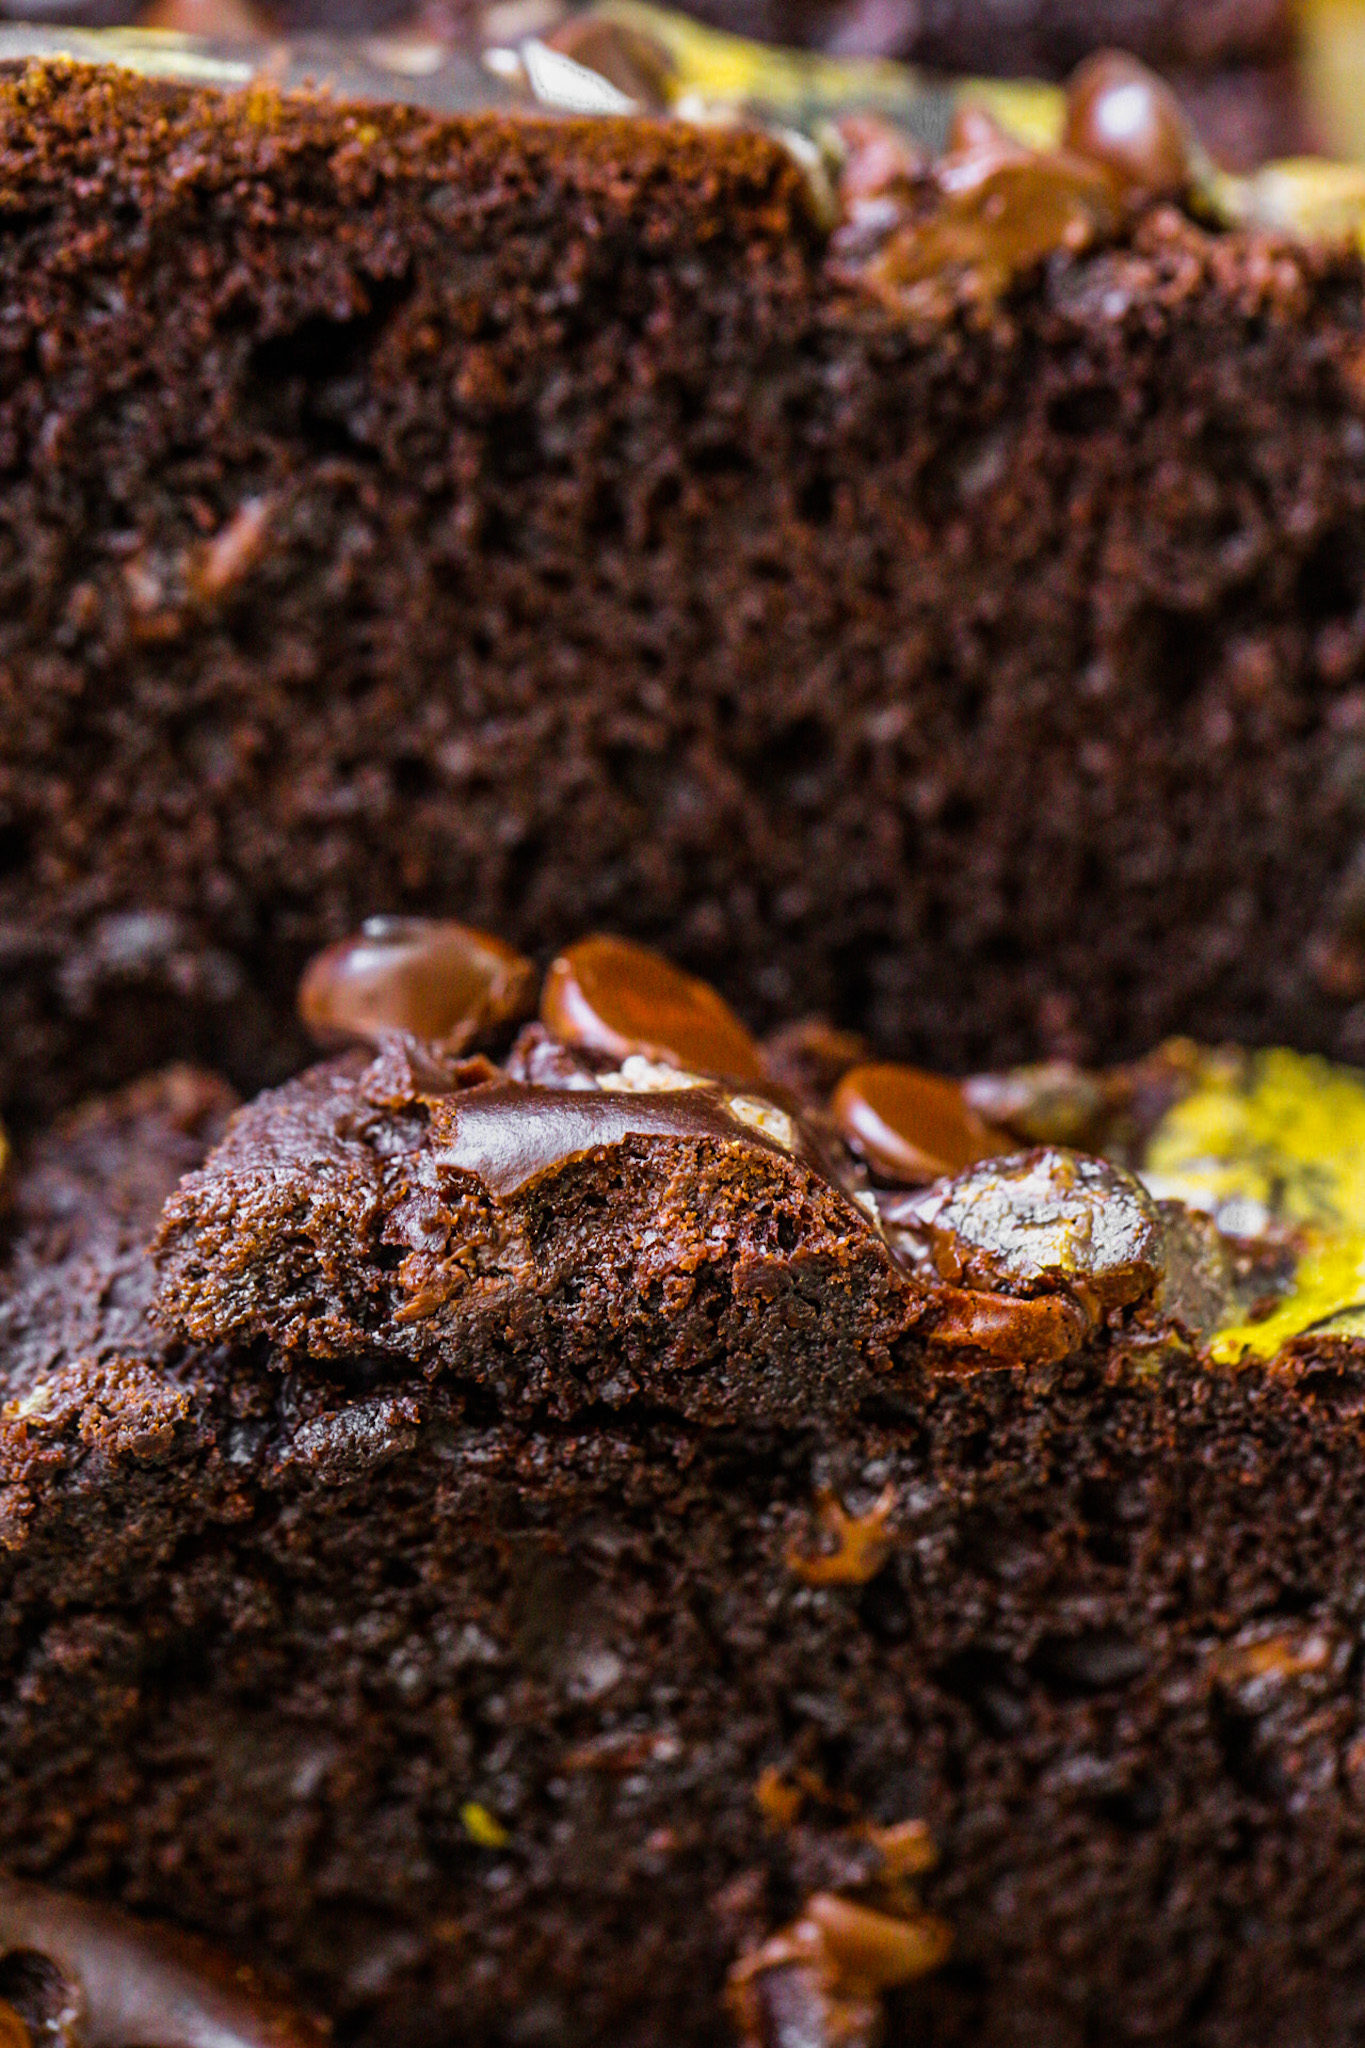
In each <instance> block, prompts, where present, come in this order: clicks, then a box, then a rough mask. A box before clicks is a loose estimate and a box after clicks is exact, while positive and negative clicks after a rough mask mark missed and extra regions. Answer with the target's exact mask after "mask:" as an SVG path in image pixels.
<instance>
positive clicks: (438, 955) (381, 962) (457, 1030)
mask: <svg viewBox="0 0 1365 2048" xmlns="http://www.w3.org/2000/svg"><path fill="white" fill-rule="evenodd" d="M534 1000H535V969H534V968H533V967H532V965H531V963H530V961H529V960H526V959H523V957H522V956H521V954H520V953H517V952H515V951H514V950H513V948H512V947H511V946H507V945H504V944H503V942H502V940H501V939H495V938H492V937H491V936H490V935H489V934H488V933H487V932H480V931H475V930H474V929H473V927H472V926H470V925H465V924H455V923H454V922H453V921H450V920H446V919H440V918H431V917H371V918H368V919H367V920H366V922H365V923H364V924H363V925H362V926H361V928H360V930H359V932H357V933H356V934H355V936H354V937H353V938H349V939H340V940H338V942H337V944H336V945H334V946H328V947H327V949H326V951H325V952H322V953H318V954H315V955H314V957H313V959H311V960H310V961H309V963H308V965H307V967H306V968H305V969H304V972H303V979H302V981H301V982H300V983H299V1015H300V1016H301V1017H302V1019H303V1021H304V1023H305V1024H306V1025H307V1026H308V1029H309V1031H310V1032H311V1033H312V1035H313V1037H314V1038H315V1039H316V1040H317V1041H318V1043H319V1044H320V1045H337V1044H344V1043H346V1042H347V1041H349V1040H353V1039H360V1040H362V1041H364V1042H366V1043H369V1044H372V1045H373V1044H377V1043H378V1041H379V1040H380V1039H381V1038H382V1037H384V1036H385V1034H386V1033H388V1032H393V1031H406V1032H409V1033H411V1035H412V1036H413V1037H414V1038H427V1039H434V1040H437V1041H439V1042H440V1043H441V1044H443V1045H445V1046H446V1047H448V1048H449V1049H451V1050H455V1051H458V1050H459V1049H460V1048H461V1047H463V1046H466V1045H469V1044H470V1043H472V1041H473V1040H474V1039H475V1038H477V1037H479V1036H480V1035H481V1034H483V1033H484V1032H487V1031H491V1030H494V1029H495V1028H496V1027H497V1026H499V1025H501V1024H509V1023H514V1022H515V1021H516V1020H517V1019H518V1018H519V1017H524V1016H525V1015H526V1014H527V1012H528V1011H529V1010H530V1009H531V1007H532V1004H533V1003H534Z"/></svg>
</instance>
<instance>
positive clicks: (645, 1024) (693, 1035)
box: [540, 934, 764, 1081]
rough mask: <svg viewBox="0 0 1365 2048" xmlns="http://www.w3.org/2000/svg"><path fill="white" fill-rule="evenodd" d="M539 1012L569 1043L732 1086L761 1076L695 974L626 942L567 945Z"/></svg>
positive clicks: (756, 1059) (754, 1050)
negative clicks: (661, 1064) (722, 1079)
mask: <svg viewBox="0 0 1365 2048" xmlns="http://www.w3.org/2000/svg"><path fill="white" fill-rule="evenodd" d="M540 1014H541V1017H542V1018H543V1020H544V1022H545V1023H546V1025H547V1026H548V1027H549V1029H550V1030H551V1031H553V1032H554V1034H555V1036H556V1037H557V1038H560V1039H563V1041H564V1042H565V1044H567V1045H582V1046H588V1047H591V1048H592V1049H593V1050H595V1051H597V1052H604V1053H609V1054H611V1056H612V1057H613V1058H615V1059H627V1058H629V1057H630V1056H631V1055H632V1054H638V1055H641V1056H642V1057H643V1058H645V1059H648V1060H660V1061H663V1062H664V1063H665V1064H666V1065H669V1066H674V1067H682V1068H686V1069H688V1070H689V1071H691V1072H694V1073H701V1074H724V1075H726V1076H728V1077H729V1078H731V1079H733V1080H737V1081H756V1080H759V1079H761V1078H762V1075H763V1071H764V1069H763V1056H762V1054H761V1053H760V1051H759V1049H758V1045H757V1043H756V1041H755V1040H754V1038H753V1037H752V1036H751V1035H750V1033H749V1032H748V1031H747V1030H746V1029H745V1027H744V1025H743V1024H741V1022H740V1020H739V1018H738V1017H737V1016H736V1015H735V1013H734V1011H733V1010H732V1009H731V1008H730V1006H729V1004H728V1003H727V1002H725V1001H724V999H723V998H722V997H721V996H719V995H717V993H716V991H715V990H714V989H713V988H711V987H709V986H708V984H707V983H706V982H704V981H698V980H697V978H696V977H695V975H691V974H685V973H684V972H683V970H682V969H681V968H679V967H675V966H674V965H673V964H672V962H671V961H669V960H665V959H664V958H663V957H662V956H661V955H660V954H658V953H653V952H651V951H650V950H649V949H648V948H647V947H645V946H637V945H635V944H634V943H633V942H632V941H631V940H629V939H618V938H612V937H609V936H607V935H605V934H598V935H596V936H594V937H592V938H587V939H580V940H579V942H578V943H577V944H576V945H573V946H569V947H567V948H566V950H565V951H564V952H562V953H561V954H560V955H559V958H558V959H557V960H555V961H554V962H553V964H552V965H551V968H550V971H549V973H548V974H547V975H546V977H545V988H544V991H543V993H542V996H541V1003H540Z"/></svg>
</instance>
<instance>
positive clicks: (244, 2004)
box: [0, 1876, 326, 2048]
mask: <svg viewBox="0 0 1365 2048" xmlns="http://www.w3.org/2000/svg"><path fill="white" fill-rule="evenodd" d="M6 1969H8V1971H9V1978H11V1979H13V1980H14V1981H13V1985H10V1984H8V1983H7V1988H9V1989H10V1991H11V1998H7V1999H6V2000H5V2002H4V2004H3V2005H0V2043H3V2048H30V2043H34V2044H36V2043H37V2042H38V2041H42V2042H44V2043H47V2042H51V2043H53V2044H54V2048H323V2043H324V2041H325V2038H326V2037H325V2035H324V2034H323V2032H322V2030H321V2029H320V2028H318V2027H316V2026H314V2025H313V2024H312V2023H311V2022H310V2021H309V2020H306V2019H305V2018H304V2017H303V2015H302V2014H301V2013H299V2012H298V2011H297V2010H295V2008H294V2007H292V2006H289V2005H286V2004H284V2003H283V2002H282V2001H281V2000H279V1999H277V1998H275V1997H273V1996H272V1995H270V1994H269V1993H267V1992H266V1991H265V1990H264V1988H263V1987H262V1986H261V1985H260V1984H259V1982H258V1981H257V1979H256V1977H255V1975H254V1973H253V1972H252V1971H251V1970H249V1969H247V1968H245V1967H244V1966H242V1965H240V1964H237V1963H234V1962H232V1961H231V1960H229V1959H228V1958H226V1957H224V1956H220V1955H218V1954H216V1953H215V1952H214V1951H213V1950H212V1949H210V1948H208V1947H207V1946H205V1945H204V1944H203V1943H201V1942H198V1941H195V1940H193V1939H191V1938H190V1937H188V1936H186V1935H181V1934H177V1933H174V1932H173V1931H171V1930H170V1929H168V1928H153V1927H145V1926H142V1925H139V1923H138V1922H137V1921H134V1920H130V1919H128V1918H126V1917H125V1916H124V1915H123V1914H121V1913H115V1912H111V1911H109V1910H108V1909H107V1908H105V1907H102V1906H92V1905H87V1904H85V1903H84V1902H83V1901H81V1900H79V1899H72V1898H67V1897H64V1896H63V1895H61V1894H60V1893H57V1892H50V1891H46V1890H44V1889H43V1888H42V1887H41V1886H38V1885H30V1884H20V1883H18V1882H17V1881H16V1880H15V1879H13V1878H10V1877H3V1876H0V1972H4V1971H5V1970H6ZM25 1985H26V1986H27V1990H25V1989H24V1988H15V1987H16V1986H20V1987H22V1986H25ZM11 1999H12V2000H13V2002H11ZM25 2004H29V2005H30V2008H31V2009H30V2010H27V2011H26V2010H24V2006H25ZM6 2028H8V2032H6V2031H5V2029H6Z"/></svg>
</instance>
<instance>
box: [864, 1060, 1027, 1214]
mask: <svg viewBox="0 0 1365 2048" xmlns="http://www.w3.org/2000/svg"><path fill="white" fill-rule="evenodd" d="M831 1108H832V1110H833V1113H834V1119H835V1122H836V1123H837V1124H838V1127H839V1131H840V1134H841V1135H842V1137H843V1139H844V1141H845V1143H846V1144H847V1145H848V1146H849V1147H850V1149H851V1150H852V1151H854V1152H856V1153H857V1154H858V1155H859V1156H860V1158H862V1159H865V1160H866V1161H867V1164H868V1165H869V1166H870V1167H871V1169H872V1171H873V1172H874V1173H876V1174H880V1176H881V1177H882V1179H883V1180H890V1181H897V1182H899V1183H901V1184H902V1185H903V1186H916V1185H918V1184H920V1183H922V1182H925V1181H931V1180H940V1179H942V1177H943V1176H944V1175H945V1174H950V1173H959V1172H960V1171H961V1170H962V1168H963V1167H964V1166H972V1165H974V1164H975V1163H976V1161H977V1160H978V1159H990V1158H993V1157H994V1156H996V1155H997V1154H999V1153H1002V1152H1008V1151H1010V1150H1012V1145H1011V1141H1010V1140H1009V1139H1008V1138H1007V1137H1005V1136H1004V1135H1003V1134H1002V1133H1001V1132H999V1131H993V1130H992V1129H991V1128H990V1126H989V1125H988V1124H986V1123H984V1122H983V1121H982V1119H981V1118H980V1117H979V1116H978V1115H977V1114H976V1112H975V1111H974V1110H973V1109H972V1108H971V1106H970V1105H969V1103H968V1102H967V1100H966V1098H965V1097H964V1095H963V1092H962V1089H961V1088H960V1087H959V1086H958V1084H957V1082H956V1081H948V1080H945V1079H943V1077H942V1076H941V1075H938V1074H925V1073H922V1072H921V1071H920V1069H919V1068H918V1067H907V1066H901V1065H897V1064H893V1063H891V1062H879V1063H877V1064H874V1065H871V1066H862V1067H854V1068H852V1069H851V1071H850V1072H849V1073H847V1074H845V1075H844V1078H843V1080H842V1081H841V1082H840V1083H839V1086H838V1087H837V1088H836V1089H835V1091H834V1098H833V1101H832V1103H831Z"/></svg>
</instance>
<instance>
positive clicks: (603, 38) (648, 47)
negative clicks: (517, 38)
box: [545, 13, 674, 114]
mask: <svg viewBox="0 0 1365 2048" xmlns="http://www.w3.org/2000/svg"><path fill="white" fill-rule="evenodd" d="M545 41H546V43H547V44H548V45H549V47H550V48H551V49H552V50H558V51H559V54H560V55H561V56H562V57H572V59H573V61H574V63H575V64H582V65H583V66H584V67H585V69H587V70H588V71H595V72H596V73H597V75H598V77H599V78H605V79H607V80H608V81H609V83H610V84H612V85H614V86H615V87H616V88H617V90H618V92H623V93H625V94H626V95H627V96H628V97H629V98H630V99H633V100H634V101H635V104H636V105H637V106H638V107H640V108H641V109H643V111H644V112H646V113H660V114H661V113H665V112H667V109H668V103H669V98H670V89H671V85H672V80H673V68H674V67H673V60H672V58H671V57H670V56H669V53H668V51H667V50H666V49H665V48H664V46H663V44H662V43H661V42H659V41H658V40H657V39H656V38H655V37H654V36H651V35H647V34H646V33H645V32H644V30H643V29H638V28H634V27H631V26H630V25H629V24H628V23H626V22H624V21H614V20H611V19H610V18H609V17H606V16H603V15H597V14H593V13H587V14H573V15H570V16H569V18H568V20H567V21H562V22H561V23H560V24H559V26H558V28H556V29H555V30H553V31H552V33H551V34H549V35H547V36H546V37H545Z"/></svg>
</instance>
